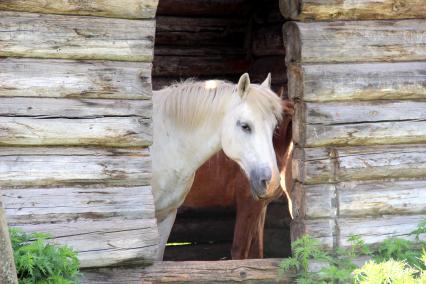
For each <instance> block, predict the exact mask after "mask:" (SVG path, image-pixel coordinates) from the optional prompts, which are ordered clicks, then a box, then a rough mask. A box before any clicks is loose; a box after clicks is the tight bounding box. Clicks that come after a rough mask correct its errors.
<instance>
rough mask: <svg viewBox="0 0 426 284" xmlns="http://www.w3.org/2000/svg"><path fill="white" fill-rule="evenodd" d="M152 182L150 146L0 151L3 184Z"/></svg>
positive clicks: (119, 183) (29, 148)
mask: <svg viewBox="0 0 426 284" xmlns="http://www.w3.org/2000/svg"><path fill="white" fill-rule="evenodd" d="M150 182H151V159H150V155H149V151H148V149H119V148H110V149H107V148H105V149H93V148H62V147H58V148H53V147H50V148H31V147H20V148H9V147H3V148H2V149H1V151H0V186H1V187H2V188H6V187H20V186H24V187H34V186H49V187H53V186H69V185H93V184H99V185H105V186H108V185H111V186H139V185H149V184H150Z"/></svg>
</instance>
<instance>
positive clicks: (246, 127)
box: [240, 122, 251, 133]
mask: <svg viewBox="0 0 426 284" xmlns="http://www.w3.org/2000/svg"><path fill="white" fill-rule="evenodd" d="M240 126H241V129H242V130H243V131H244V132H247V133H251V127H250V125H248V124H247V123H244V122H242V123H240Z"/></svg>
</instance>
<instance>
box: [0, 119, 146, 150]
mask: <svg viewBox="0 0 426 284" xmlns="http://www.w3.org/2000/svg"><path fill="white" fill-rule="evenodd" d="M0 125H1V127H0V145H2V146H47V145H49V146H81V145H86V146H94V145H96V146H111V147H129V146H149V145H150V144H151V143H152V129H151V120H150V119H144V118H140V117H100V118H72V119H71V118H55V117H0Z"/></svg>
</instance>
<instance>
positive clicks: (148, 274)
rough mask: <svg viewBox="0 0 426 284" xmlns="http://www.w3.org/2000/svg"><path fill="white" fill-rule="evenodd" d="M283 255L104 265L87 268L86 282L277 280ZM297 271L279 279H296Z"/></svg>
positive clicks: (96, 283)
mask: <svg viewBox="0 0 426 284" xmlns="http://www.w3.org/2000/svg"><path fill="white" fill-rule="evenodd" d="M280 261H281V260H280V259H251V260H250V259H247V260H225V261H185V262H174V261H164V262H155V263H154V264H153V265H152V266H149V267H147V268H145V269H143V268H100V269H92V270H84V271H83V273H82V274H83V275H82V280H81V283H82V284H86V283H91V284H101V283H105V284H107V283H115V284H124V283H126V284H130V283H132V284H133V283H141V281H142V282H153V283H183V282H184V283H206V284H207V283H222V282H223V283H232V282H238V283H240V282H241V283H260V282H261V283H277V276H278V265H279V263H280ZM293 281H294V273H293V272H289V273H287V274H284V275H283V276H282V278H281V280H280V282H279V283H293Z"/></svg>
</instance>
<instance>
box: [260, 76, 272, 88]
mask: <svg viewBox="0 0 426 284" xmlns="http://www.w3.org/2000/svg"><path fill="white" fill-rule="evenodd" d="M261 86H262V87H265V88H269V89H270V88H271V73H270V72H269V73H268V76H266V79H265V81H263V83H262V84H261Z"/></svg>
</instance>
